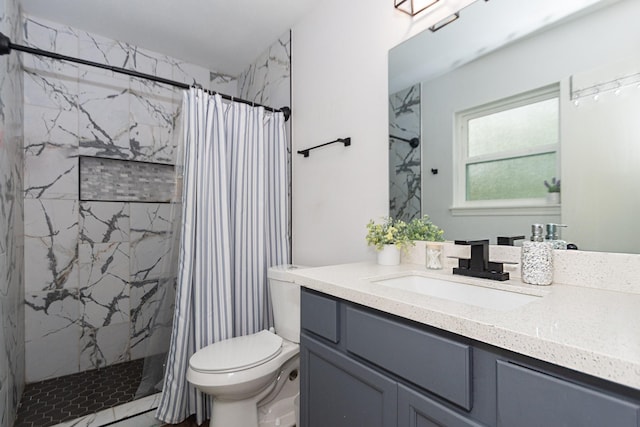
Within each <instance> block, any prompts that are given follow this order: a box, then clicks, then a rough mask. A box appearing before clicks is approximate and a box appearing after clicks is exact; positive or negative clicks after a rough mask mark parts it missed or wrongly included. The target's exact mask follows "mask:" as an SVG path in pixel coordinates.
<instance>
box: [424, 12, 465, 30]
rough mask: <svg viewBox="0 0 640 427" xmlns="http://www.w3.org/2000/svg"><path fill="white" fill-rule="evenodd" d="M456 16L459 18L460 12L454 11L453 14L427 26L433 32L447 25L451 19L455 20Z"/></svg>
mask: <svg viewBox="0 0 640 427" xmlns="http://www.w3.org/2000/svg"><path fill="white" fill-rule="evenodd" d="M458 18H460V14H459V13H454V14H453V15H451V16H447V17H446V18H444V19H443V20H442V21H440V22H438V23H436V25H433V26H431V27H429V30H430V31H431V32H432V33H435V32H436V31H438V30H440V29H442V28H444V27H446V26H447V25H449V24H451V23H452V22H453V21H455V20H456V19H458Z"/></svg>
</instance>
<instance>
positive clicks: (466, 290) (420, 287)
mask: <svg viewBox="0 0 640 427" xmlns="http://www.w3.org/2000/svg"><path fill="white" fill-rule="evenodd" d="M374 283H378V284H380V285H384V286H390V287H393V288H396V289H402V290H405V291H410V292H415V293H418V294H423V295H428V296H431V297H436V298H442V299H447V300H450V301H456V302H461V303H464V304H470V305H475V306H477V307H483V308H490V309H493V310H501V311H507V310H513V309H514V308H518V307H522V306H523V305H525V304H528V303H530V302H533V301H536V300H538V299H539V298H540V296H536V295H527V294H521V293H517V292H510V291H504V290H501V289H493V288H485V287H483V286H476V285H468V284H466V283H457V282H449V281H447V280H440V279H435V278H431V277H425V276H418V275H409V276H402V277H396V278H393V279H383V280H375V281H374Z"/></svg>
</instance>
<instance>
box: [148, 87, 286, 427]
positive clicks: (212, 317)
mask: <svg viewBox="0 0 640 427" xmlns="http://www.w3.org/2000/svg"><path fill="white" fill-rule="evenodd" d="M182 108H183V113H182V114H183V120H184V125H183V135H184V138H183V139H184V141H183V143H184V147H183V149H182V151H183V165H182V167H183V193H182V203H183V207H182V233H181V240H180V257H179V258H180V259H179V266H178V282H177V290H176V312H175V314H174V320H173V330H172V335H171V344H170V349H169V354H168V357H167V363H166V369H165V376H164V385H163V391H162V397H161V399H160V403H159V406H158V410H157V411H156V417H157V418H159V419H160V420H162V421H164V422H167V423H178V422H180V421H182V420H184V419H185V418H186V417H188V416H189V415H191V414H194V413H196V414H197V419H198V423H201V422H202V421H203V420H204V419H206V418H208V417H209V403H210V402H208V399H207V398H205V396H204V395H202V394H201V393H200V392H198V391H197V390H196V389H195V388H194V387H193V386H191V385H190V384H188V383H187V380H186V372H187V368H188V363H189V358H190V357H191V355H192V354H193V353H195V352H196V351H197V350H198V349H200V348H202V347H205V346H207V345H209V344H211V343H213V342H216V341H219V340H223V339H227V338H231V337H233V336H238V335H246V334H250V333H254V332H257V331H259V330H261V329H264V328H266V327H268V326H270V324H271V313H270V309H269V298H268V287H267V275H266V273H267V268H268V267H269V266H271V265H277V264H282V263H286V262H289V236H288V226H287V224H288V220H287V206H288V201H287V197H288V196H287V166H286V164H287V162H286V159H287V148H286V141H285V133H284V116H283V114H282V113H265V110H264V108H263V107H252V106H249V105H246V104H242V103H237V102H233V103H231V104H227V103H224V102H223V101H222V98H221V97H220V95H209V94H208V93H206V92H204V91H203V90H201V89H195V88H192V89H190V90H189V91H185V94H184V99H183V104H182Z"/></svg>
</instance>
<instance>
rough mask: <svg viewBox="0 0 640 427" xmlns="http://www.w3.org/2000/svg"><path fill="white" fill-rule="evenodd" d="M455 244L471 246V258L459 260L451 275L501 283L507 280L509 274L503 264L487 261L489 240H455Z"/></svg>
mask: <svg viewBox="0 0 640 427" xmlns="http://www.w3.org/2000/svg"><path fill="white" fill-rule="evenodd" d="M455 244H456V245H469V246H471V258H469V259H466V258H459V259H458V267H455V268H454V269H453V274H460V275H461V276H470V277H480V278H482V279H491V280H499V281H501V282H502V281H505V280H509V273H508V272H505V271H504V266H503V263H501V262H491V261H489V240H472V241H467V240H456V241H455Z"/></svg>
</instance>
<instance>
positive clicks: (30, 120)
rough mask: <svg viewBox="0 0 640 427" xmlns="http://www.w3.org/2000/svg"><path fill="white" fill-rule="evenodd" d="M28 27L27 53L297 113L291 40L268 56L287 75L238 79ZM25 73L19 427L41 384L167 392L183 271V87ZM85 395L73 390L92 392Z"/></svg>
mask: <svg viewBox="0 0 640 427" xmlns="http://www.w3.org/2000/svg"><path fill="white" fill-rule="evenodd" d="M22 28H23V44H24V45H27V46H32V47H34V48H39V49H44V50H48V51H55V52H57V53H60V54H62V55H67V56H73V57H80V58H83V59H87V60H89V61H94V62H100V63H105V64H108V65H112V66H116V67H122V68H126V69H130V70H134V71H138V72H141V73H145V74H150V75H155V76H160V77H164V78H165V79H170V80H174V81H178V82H180V83H182V84H183V85H185V86H187V87H188V86H189V85H190V84H193V83H194V82H199V83H201V84H206V85H208V86H210V87H211V88H212V89H215V90H220V91H222V92H227V93H233V94H235V93H238V92H240V93H239V95H240V96H242V97H245V98H254V94H262V95H264V94H265V92H264V91H263V90H261V89H263V88H264V87H266V86H269V87H270V88H271V89H272V90H273V89H274V88H275V89H276V90H280V91H281V90H282V89H285V90H286V100H285V101H283V102H284V103H283V104H282V105H289V99H288V98H289V94H288V90H289V84H288V75H289V66H288V64H289V61H290V59H289V50H288V49H289V45H290V43H289V41H290V34H289V33H287V34H285V35H284V36H283V37H282V38H281V39H280V40H278V41H277V43H275V44H274V45H273V47H272V48H271V49H270V51H269V52H266V53H265V55H264V58H270V59H269V61H268V62H269V63H272V65H273V66H276V67H281V66H282V64H284V63H286V70H284V71H286V73H283V70H274V69H273V68H272V69H271V70H269V69H268V67H267V73H266V74H261V73H263V70H261V69H260V68H258V67H254V66H250V67H249V68H248V70H247V71H246V72H245V73H243V74H242V75H241V76H240V77H239V79H235V78H230V77H229V76H225V75H222V74H218V73H213V72H211V71H210V70H206V69H204V68H202V67H199V66H196V65H194V64H188V63H185V62H182V61H179V60H176V59H173V58H169V57H167V56H164V55H160V54H157V53H154V52H150V51H146V50H144V49H141V48H138V47H136V46H132V45H128V44H125V43H121V42H117V41H115V40H111V39H107V38H104V37H101V36H98V35H95V34H91V33H87V32H84V31H81V30H78V29H75V28H72V27H69V26H64V25H60V24H56V23H52V22H48V21H44V20H42V19H39V18H35V17H23V26H22ZM278 49H281V50H280V51H274V50H278ZM283 59H284V62H283ZM256 62H257V63H258V62H262V63H264V60H263V58H258V59H257V61H256ZM22 64H23V67H24V235H25V238H24V239H25V250H24V252H25V276H24V282H25V289H24V298H25V300H24V301H25V302H24V307H25V313H24V318H25V324H26V328H25V379H26V382H27V387H26V392H25V394H24V398H23V404H22V408H21V411H20V414H21V416H20V417H19V419H18V424H16V425H21V424H20V423H21V422H23V421H24V420H25V419H26V417H27V416H29V415H32V414H31V413H29V410H28V407H27V406H28V405H27V404H28V401H29V400H30V399H31V397H30V396H31V395H30V394H29V393H30V389H33V390H36V389H37V384H39V383H40V384H44V383H43V382H44V381H46V382H47V383H46V384H47V386H48V387H50V388H51V387H53V389H56V387H60V391H59V393H61V394H62V395H63V397H65V396H64V393H69V390H70V389H69V388H65V387H66V386H61V385H60V384H61V383H60V382H59V381H58V382H56V383H53V382H51V381H57V380H56V379H58V380H62V379H64V380H65V381H67V382H68V383H82V382H83V381H86V380H87V379H88V378H90V377H91V376H93V377H95V378H94V379H93V380H91V381H90V382H91V383H92V384H93V387H96V384H100V385H102V384H105V385H106V384H107V383H109V382H113V381H108V380H109V378H113V377H116V376H118V375H120V377H119V378H123V379H124V378H127V379H133V382H132V385H131V387H130V388H129V389H128V391H127V392H126V393H125V394H126V395H127V396H128V397H124V398H123V399H125V400H127V399H128V400H131V399H133V398H136V397H141V396H144V395H148V394H152V393H156V392H158V391H159V390H160V387H161V384H162V381H161V380H162V374H163V372H164V369H163V359H164V354H165V352H166V351H167V349H168V343H169V335H170V328H171V321H172V314H173V307H172V304H173V299H174V298H173V293H174V282H175V268H176V265H177V263H176V255H177V251H176V250H175V246H174V245H173V244H172V243H173V242H174V241H175V237H176V234H175V232H174V231H175V230H176V225H177V224H178V222H179V219H178V217H177V213H178V212H179V209H176V208H175V206H174V205H173V204H172V203H171V201H172V200H173V199H175V198H174V196H175V188H176V185H175V181H176V180H175V171H174V166H173V165H174V164H175V161H176V155H177V153H176V151H177V138H178V137H179V136H180V135H179V131H178V129H177V127H178V125H179V114H180V112H179V109H180V103H181V101H182V89H179V88H174V87H171V86H167V85H166V84H161V83H158V82H153V81H150V80H147V79H141V78H137V77H132V76H123V75H120V74H115V73H113V72H111V71H105V70H100V69H96V68H92V67H87V66H85V65H77V64H73V63H69V62H66V61H60V60H57V59H52V58H46V57H41V56H35V55H27V54H23V55H22ZM271 73H272V74H273V75H278V79H276V80H271V81H270V77H271ZM282 75H286V76H287V77H286V78H287V82H282V81H280V80H281V76H282ZM246 82H252V84H245V83H246ZM285 83H286V84H285ZM258 86H262V87H258ZM239 87H240V88H242V91H239V90H238V88H239ZM275 98H277V96H274V97H273V98H272V99H265V98H261V99H255V101H256V102H261V103H267V102H279V100H278V99H275ZM52 384H58V385H52ZM65 390H66V391H65ZM77 390H81V389H77ZM84 390H87V391H86V393H84V392H77V391H76V392H75V393H80V394H82V395H83V396H84V397H87V395H91V394H92V393H90V392H89V391H88V390H89V389H84ZM35 394H37V393H35ZM54 394H55V393H54ZM93 394H94V395H95V399H94V401H93V402H92V401H91V398H88V397H87V399H84V400H86V401H87V405H86V406H87V408H88V409H89V410H93V411H95V410H99V409H101V408H103V407H104V405H102V403H103V402H102V401H103V400H107V399H105V396H109V395H110V394H108V393H104V394H96V393H93ZM66 397H68V398H69V399H70V398H71V397H72V396H66ZM38 399H39V398H35V402H39V400H38ZM96 399H97V400H96ZM63 400H64V399H63ZM115 400H116V401H114V402H112V404H118V403H121V402H119V401H117V400H118V399H115ZM98 401H99V403H100V404H98ZM92 408H93V409H92ZM25 411H26V413H25ZM76 415H78V414H75V413H74V414H68V415H67V419H68V418H69V417H71V418H73V417H75V416H76ZM41 421H42V420H41ZM54 421H58V422H59V421H61V419H58V420H54ZM54 421H51V423H53V424H55V422H54ZM43 422H44V421H43ZM24 425H28V424H24ZM35 425H51V424H35Z"/></svg>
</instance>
